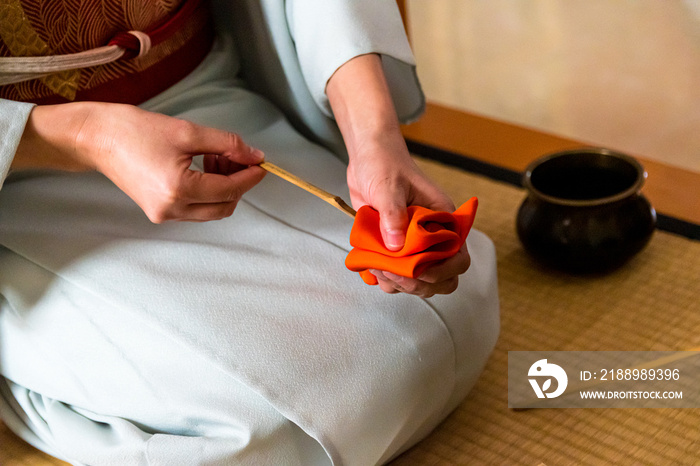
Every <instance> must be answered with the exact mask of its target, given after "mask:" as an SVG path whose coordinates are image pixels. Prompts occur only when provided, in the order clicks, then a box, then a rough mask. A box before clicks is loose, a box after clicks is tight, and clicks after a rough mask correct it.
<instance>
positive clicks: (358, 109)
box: [326, 55, 470, 297]
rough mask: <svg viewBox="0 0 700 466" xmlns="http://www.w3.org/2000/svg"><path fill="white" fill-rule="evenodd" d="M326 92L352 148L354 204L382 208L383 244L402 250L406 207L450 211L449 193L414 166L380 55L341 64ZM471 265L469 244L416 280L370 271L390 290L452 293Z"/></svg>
mask: <svg viewBox="0 0 700 466" xmlns="http://www.w3.org/2000/svg"><path fill="white" fill-rule="evenodd" d="M326 93H327V95H328V99H329V101H330V104H331V108H332V109H333V113H334V115H335V118H336V121H337V122H338V126H339V127H340V131H341V132H342V134H343V139H344V141H345V145H346V146H347V148H348V153H349V156H350V164H349V165H348V186H349V188H350V198H351V201H352V204H353V206H354V207H355V208H356V209H359V208H360V207H362V206H363V205H366V204H368V205H370V206H372V207H373V208H374V209H375V210H377V211H378V212H379V223H380V227H379V228H380V230H381V233H382V238H383V240H384V245H385V246H386V247H387V248H388V249H390V250H393V251H398V250H400V249H401V248H402V247H403V245H404V243H405V241H406V230H407V227H408V211H407V207H408V206H412V205H417V206H422V207H427V208H429V209H432V210H440V211H447V212H452V211H454V209H455V207H454V204H453V203H452V201H451V200H450V199H449V197H447V195H446V194H445V193H444V192H443V191H442V190H441V189H440V188H438V187H437V186H436V185H435V184H434V183H432V182H431V181H430V180H429V179H428V178H427V177H426V176H425V175H424V174H423V173H422V172H421V171H420V169H419V168H418V166H416V164H415V162H414V161H413V159H411V156H410V155H409V153H408V149H407V148H406V143H405V141H404V139H403V136H402V135H401V129H400V126H399V121H398V118H397V116H396V111H395V109H394V103H393V101H392V99H391V94H390V93H389V87H388V85H387V83H386V80H385V78H384V72H383V69H382V64H381V59H380V58H379V56H377V55H362V56H359V57H355V58H353V59H352V60H350V61H348V62H347V63H345V64H344V65H343V66H341V67H340V68H339V69H338V70H337V71H336V72H335V74H334V75H333V76H332V77H331V79H330V80H329V81H328V85H327V87H326ZM469 264H470V258H469V253H468V252H467V247H466V245H463V246H462V248H461V249H460V250H459V252H458V253H457V254H456V255H454V256H453V257H451V258H450V259H447V260H445V261H442V262H439V263H437V264H435V265H433V266H432V267H429V268H428V269H426V270H425V272H424V273H423V274H422V275H421V276H420V277H418V278H415V279H414V278H409V277H401V276H398V275H395V274H392V273H389V272H386V271H381V270H373V271H371V272H372V274H374V275H375V276H376V277H377V280H378V281H379V286H380V287H381V289H382V290H383V291H385V292H387V293H399V292H403V293H409V294H414V295H418V296H422V297H429V296H433V295H435V294H449V293H452V292H453V291H454V290H455V289H456V288H457V285H458V283H459V279H458V276H459V275H460V274H462V273H464V272H465V271H466V270H467V269H468V268H469Z"/></svg>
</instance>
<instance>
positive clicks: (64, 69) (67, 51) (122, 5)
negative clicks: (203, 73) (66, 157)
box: [0, 0, 214, 104]
mask: <svg viewBox="0 0 700 466" xmlns="http://www.w3.org/2000/svg"><path fill="white" fill-rule="evenodd" d="M213 31H214V29H213V26H212V24H211V18H210V14H209V9H208V7H207V2H205V1H202V0H170V1H167V0H166V1H159V2H151V1H146V0H144V1H136V2H127V1H123V0H111V1H104V2H83V1H80V0H72V1H71V0H66V1H62V2H50V1H49V2H35V1H28V0H27V1H24V0H8V1H4V2H0V98H4V99H10V100H17V101H24V102H34V103H37V104H56V103H65V102H71V101H79V100H92V101H103V102H120V103H129V104H139V103H141V102H144V101H146V100H148V99H149V98H151V97H153V96H155V95H156V94H158V93H160V92H162V91H164V90H165V89H167V88H168V87H170V86H172V85H173V84H175V83H176V82H177V81H179V80H180V79H182V78H183V77H185V76H186V75H187V74H189V73H190V72H191V71H192V70H193V69H194V68H195V67H196V66H197V65H198V64H199V63H200V62H201V61H202V60H203V59H204V57H205V56H206V55H207V53H208V52H209V50H210V49H211V45H212V41H213V38H214V32H213Z"/></svg>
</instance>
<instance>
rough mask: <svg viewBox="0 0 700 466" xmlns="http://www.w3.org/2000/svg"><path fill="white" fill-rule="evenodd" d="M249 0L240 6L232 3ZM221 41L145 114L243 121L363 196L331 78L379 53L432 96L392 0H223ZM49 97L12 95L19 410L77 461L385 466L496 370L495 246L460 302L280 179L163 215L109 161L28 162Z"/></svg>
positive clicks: (10, 322)
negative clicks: (352, 236)
mask: <svg viewBox="0 0 700 466" xmlns="http://www.w3.org/2000/svg"><path fill="white" fill-rule="evenodd" d="M229 3H231V4H232V5H229ZM212 7H213V9H214V11H215V14H214V17H215V19H216V20H217V31H218V34H217V38H216V40H215V42H214V45H213V48H212V49H211V51H210V52H209V53H208V55H207V56H206V57H205V58H204V60H203V61H202V62H201V63H200V64H199V66H197V68H196V69H195V70H194V71H192V72H191V73H190V74H188V75H187V76H186V77H185V78H183V79H182V80H180V81H178V82H177V83H176V84H174V85H173V86H172V87H170V88H168V89H167V90H165V91H164V92H161V93H160V94H158V95H156V96H154V97H152V98H151V99H149V100H147V101H146V102H143V103H142V104H141V107H142V108H144V109H146V110H150V111H154V112H160V113H164V114H167V115H172V116H176V117H178V118H183V119H188V120H191V121H193V122H195V123H199V124H203V125H208V126H212V127H217V128H221V129H225V130H228V131H233V132H236V133H238V134H240V135H241V136H242V137H243V139H244V140H245V141H246V142H247V143H248V144H250V145H251V146H253V147H257V148H259V149H261V150H262V151H263V152H264V153H265V155H266V159H267V160H269V161H272V162H274V163H276V164H278V165H280V166H282V167H284V168H286V169H288V170H290V171H292V172H293V173H295V174H297V175H299V176H301V177H302V178H304V179H306V180H308V181H310V182H311V183H313V184H316V185H317V186H319V187H321V188H322V189H325V190H327V191H329V192H332V193H334V194H339V195H341V196H342V197H344V198H346V199H347V198H348V191H347V185H346V180H345V169H346V165H345V160H346V154H345V152H344V148H343V145H342V140H341V139H340V135H339V132H338V130H337V127H336V126H335V123H334V121H333V118H332V112H331V109H330V106H329V105H328V101H327V97H326V96H325V83H326V82H327V80H328V79H329V78H330V76H331V75H332V73H333V72H334V71H335V70H336V69H337V68H338V67H339V66H341V65H342V64H343V63H345V62H346V61H347V60H349V59H351V58H352V57H354V56H357V55H361V54H365V53H378V54H380V55H381V56H382V63H383V66H384V68H385V72H386V74H387V79H388V82H389V83H390V85H391V88H392V95H393V97H394V100H395V103H396V107H397V111H398V113H399V115H400V116H401V118H402V119H404V120H406V119H411V118H415V117H417V116H418V115H419V114H420V111H421V110H422V105H423V97H422V94H421V92H420V87H419V86H418V82H417V80H416V75H415V64H414V62H413V58H412V56H411V52H410V49H409V47H408V43H407V41H406V38H405V35H404V32H403V26H402V23H401V20H400V17H399V13H398V9H397V8H396V5H395V4H394V3H393V2H392V1H390V0H381V1H380V0H323V1H311V0H287V1H282V0H260V1H252V0H251V1H239V2H213V6H212ZM31 108H32V107H31V105H30V104H27V103H22V102H14V101H9V100H0V134H1V135H2V138H1V140H0V180H4V184H3V185H2V189H1V190H0V374H1V375H2V377H1V378H0V417H1V418H2V420H3V421H4V422H5V423H6V424H7V425H8V426H9V427H10V428H11V429H12V430H13V431H14V432H16V433H17V434H18V435H19V436H20V437H22V438H23V439H25V440H26V441H28V442H30V443H31V444H33V445H34V446H36V447H37V448H39V449H41V450H43V451H45V452H47V453H49V454H51V455H54V456H56V457H58V458H61V459H63V460H66V461H68V462H71V463H72V464H89V465H120V466H121V465H132V464H133V465H161V464H162V465H173V464H183V465H190V464H222V465H228V464H255V465H260V464H275V465H286V464H289V465H296V464H299V465H322V464H334V465H371V464H382V463H385V462H387V461H389V460H390V459H392V458H394V457H395V456H396V455H398V454H400V453H401V452H403V451H405V450H406V449H407V448H410V447H411V446H412V445H414V444H415V443H416V442H418V441H419V440H420V439H422V438H423V437H425V436H426V435H427V434H428V433H430V432H431V430H433V429H434V428H435V427H436V426H437V425H438V424H439V423H440V422H441V421H442V420H443V419H444V418H445V417H446V416H447V415H448V414H449V413H450V412H451V411H452V410H454V409H455V407H456V406H458V405H459V403H460V402H461V401H462V400H463V399H464V397H465V396H466V394H467V393H468V392H469V390H470V389H471V388H472V387H473V385H474V383H475V382H476V380H477V378H478V376H479V374H480V372H481V371H482V369H483V366H484V364H485V362H486V360H487V358H488V356H489V354H490V353H491V351H492V349H493V347H494V345H495V342H496V339H497V335H498V327H499V317H498V293H497V280H496V261H495V252H494V248H493V244H492V243H491V241H490V240H489V239H488V238H487V237H486V236H485V235H483V234H482V233H480V232H478V231H472V233H471V234H470V235H469V238H468V240H467V245H468V248H469V252H470V255H471V259H472V265H471V267H470V269H469V271H468V272H467V273H466V274H464V275H462V276H461V277H460V286H459V288H458V290H457V291H456V292H454V293H452V294H450V295H441V296H435V297H433V298H429V299H421V298H417V297H414V296H409V295H404V294H399V295H386V294H384V293H382V292H381V291H380V290H379V289H377V287H370V286H367V285H365V284H364V283H363V282H362V280H361V279H360V278H359V277H358V276H357V274H355V273H352V272H349V271H348V270H347V269H345V267H344V265H343V261H344V258H345V256H346V255H347V253H348V251H349V250H350V245H349V243H348V236H349V232H350V228H351V226H352V219H350V218H348V217H346V216H344V215H342V214H340V213H338V212H337V211H335V210H334V209H332V208H331V207H329V206H327V205H326V204H324V203H322V202H320V201H319V200H318V199H316V198H314V197H313V196H310V195H309V194H308V193H306V192H305V191H302V190H300V189H299V188H297V187H295V186H292V185H291V184H289V183H287V182H285V181H284V180H281V179H278V178H276V177H274V176H267V177H266V178H265V179H264V180H263V181H262V182H261V183H260V184H259V185H257V186H256V187H255V188H253V189H252V190H251V191H249V192H248V193H246V195H245V196H244V197H243V199H242V200H241V202H240V203H239V204H238V207H237V208H236V211H235V212H234V214H233V215H232V216H231V217H230V218H227V219H224V220H219V221H214V222H206V223H201V224H200V223H186V222H182V223H168V224H162V225H155V224H152V223H151V222H149V220H148V219H147V218H146V216H145V215H144V214H143V212H142V211H141V210H140V209H139V208H138V206H137V205H136V204H135V203H134V202H133V201H132V200H131V199H130V198H129V197H127V196H126V195H125V194H124V193H122V192H121V191H120V190H119V189H118V188H117V187H115V186H114V185H113V184H112V183H111V182H110V181H109V180H108V179H107V178H105V177H104V176H102V175H101V174H99V173H81V174H75V173H64V172H57V171H49V170H27V171H17V172H13V173H10V174H9V175H8V170H9V166H10V163H11V160H12V157H13V155H14V152H15V150H16V147H17V144H18V143H19V138H20V137H21V134H22V132H23V128H24V125H25V122H26V119H27V117H28V114H29V112H30V111H31Z"/></svg>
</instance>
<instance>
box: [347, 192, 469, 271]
mask: <svg viewBox="0 0 700 466" xmlns="http://www.w3.org/2000/svg"><path fill="white" fill-rule="evenodd" d="M477 205H478V201H477V199H476V198H475V197H473V198H471V199H470V200H468V201H467V202H465V203H464V204H462V206H461V207H460V208H459V209H457V210H456V211H455V212H454V213H449V212H436V211H434V210H430V209H426V208H425V207H419V206H411V207H409V208H408V216H409V225H408V230H407V232H406V243H405V245H404V247H403V248H402V249H400V250H399V251H390V250H389V249H387V248H386V247H385V246H384V241H383V240H382V234H381V232H380V230H379V213H378V212H377V211H376V210H374V209H373V208H371V207H369V206H363V207H361V208H360V210H358V211H357V216H356V217H355V223H354V224H353V226H352V230H351V231H350V245H352V247H353V249H352V251H350V253H349V254H348V256H347V257H346V259H345V266H346V267H347V268H348V269H350V270H352V271H353V272H359V273H360V276H361V277H362V279H363V280H364V282H365V283H367V284H368V285H376V284H377V283H378V282H377V279H376V277H375V276H374V275H372V274H371V273H370V272H369V270H368V269H376V270H385V271H387V272H391V273H395V274H397V275H401V276H404V277H411V278H418V277H419V276H420V275H421V274H422V273H423V272H424V271H425V269H427V268H428V267H430V266H431V265H433V264H435V263H436V262H439V261H441V260H444V259H448V258H450V257H452V256H454V255H455V254H456V253H457V251H459V248H461V247H462V245H463V244H464V242H465V241H466V239H467V235H468V234H469V230H471V227H472V225H473V224H474V216H475V215H476V208H477Z"/></svg>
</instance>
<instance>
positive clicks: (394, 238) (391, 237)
mask: <svg viewBox="0 0 700 466" xmlns="http://www.w3.org/2000/svg"><path fill="white" fill-rule="evenodd" d="M386 233H387V234H386V247H387V248H389V249H401V248H402V247H403V243H404V241H405V238H404V234H403V232H402V231H400V230H389V231H387V232H386Z"/></svg>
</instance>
